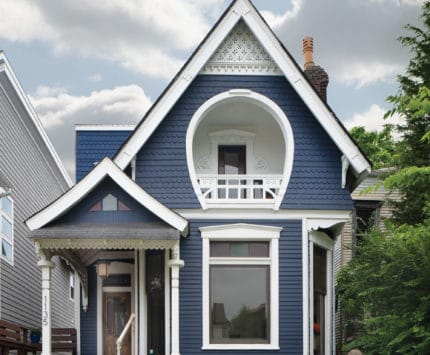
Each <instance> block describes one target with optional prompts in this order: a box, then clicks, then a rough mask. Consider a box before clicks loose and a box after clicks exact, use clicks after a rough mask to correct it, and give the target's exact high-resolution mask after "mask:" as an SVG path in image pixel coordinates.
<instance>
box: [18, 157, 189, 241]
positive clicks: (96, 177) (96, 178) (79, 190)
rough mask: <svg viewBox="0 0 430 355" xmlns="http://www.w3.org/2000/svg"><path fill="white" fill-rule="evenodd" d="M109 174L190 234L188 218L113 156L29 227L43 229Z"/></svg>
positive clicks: (28, 221) (36, 217)
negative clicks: (129, 173)
mask: <svg viewBox="0 0 430 355" xmlns="http://www.w3.org/2000/svg"><path fill="white" fill-rule="evenodd" d="M107 176H109V177H110V178H111V179H112V180H113V181H115V182H116V183H117V184H118V185H119V186H120V187H121V188H122V189H123V190H124V191H125V192H127V193H128V194H129V195H130V196H132V197H133V198H134V199H135V200H136V201H137V202H139V203H140V204H141V205H142V206H143V207H145V208H147V209H148V210H150V211H151V212H152V213H154V214H155V215H156V216H158V217H159V218H160V219H162V220H163V221H164V222H166V223H167V224H169V225H171V226H172V227H174V228H176V229H177V230H179V231H180V232H181V234H182V235H183V236H186V235H187V234H188V221H187V220H186V219H184V218H183V217H181V216H180V215H178V214H177V213H176V212H174V211H172V210H170V209H169V208H167V207H166V206H164V205H163V204H161V203H160V202H159V201H157V200H156V199H155V198H154V197H152V196H151V195H149V194H148V193H147V192H146V191H144V190H143V189H142V188H141V187H140V186H139V185H137V184H136V183H135V182H134V181H133V180H131V179H130V178H129V177H128V176H127V175H126V174H125V173H124V172H123V171H122V170H121V169H119V168H118V166H117V165H116V164H115V163H113V162H112V160H110V159H109V158H104V159H103V160H102V161H101V162H100V163H99V164H97V166H96V167H95V168H94V169H93V170H92V171H91V172H90V173H89V174H88V175H87V176H85V177H84V178H83V179H82V180H81V181H80V182H79V183H77V184H76V185H75V186H73V187H72V188H71V189H70V190H68V191H67V192H66V193H65V194H63V195H62V196H61V197H59V198H58V199H57V200H55V201H54V202H53V203H51V204H50V205H48V206H47V207H45V208H44V209H43V210H41V211H39V212H38V213H37V214H35V215H34V216H32V217H30V218H29V219H28V220H27V221H26V224H27V226H28V228H29V229H30V230H31V231H34V230H35V229H39V228H41V227H43V226H45V225H46V224H48V223H49V222H51V221H53V220H54V219H55V218H57V217H59V216H60V215H62V214H63V213H64V212H66V211H68V210H69V209H70V208H71V207H73V206H74V205H76V204H77V203H78V202H79V201H80V200H81V199H82V198H84V197H85V196H87V195H88V194H89V193H90V192H91V191H92V190H93V189H94V188H95V187H96V186H97V185H98V184H99V183H100V182H101V181H102V180H103V179H104V178H105V177H107Z"/></svg>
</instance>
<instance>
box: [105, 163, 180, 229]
mask: <svg viewBox="0 0 430 355" xmlns="http://www.w3.org/2000/svg"><path fill="white" fill-rule="evenodd" d="M109 163H110V164H111V169H109V171H108V175H109V176H110V177H111V178H112V180H114V181H115V182H116V183H117V184H118V185H119V186H120V187H122V188H123V189H124V191H126V192H127V193H128V194H129V195H130V196H132V197H133V198H134V199H135V200H136V201H137V202H139V203H140V204H141V205H142V206H144V207H145V208H147V209H148V210H149V211H151V212H152V213H154V214H155V215H157V216H158V217H159V218H161V219H162V220H163V221H164V222H166V223H168V224H170V225H171V226H172V227H174V228H176V229H177V230H179V231H181V233H186V230H187V227H188V221H187V220H186V219H184V218H183V217H181V216H180V215H178V214H177V213H176V212H173V211H172V210H170V209H169V208H167V207H166V206H164V205H163V204H162V203H160V202H159V201H157V200H156V199H155V198H154V197H152V196H151V195H149V194H148V193H147V192H146V191H144V190H143V189H142V188H141V187H140V186H139V185H138V184H136V183H135V182H134V181H133V180H131V179H130V178H129V177H128V176H127V175H125V174H124V172H123V171H122V170H121V169H120V168H119V167H117V166H116V165H115V164H114V163H112V161H110V160H109Z"/></svg>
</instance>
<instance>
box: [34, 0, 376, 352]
mask: <svg viewBox="0 0 430 355" xmlns="http://www.w3.org/2000/svg"><path fill="white" fill-rule="evenodd" d="M304 52H305V69H304V70H302V69H301V68H299V67H298V65H297V64H296V63H295V62H294V60H293V59H292V58H291V56H290V55H289V53H288V52H287V51H286V49H285V48H284V47H283V45H282V44H281V43H280V42H279V41H278V39H277V38H276V36H275V35H274V34H273V32H272V31H271V30H270V28H269V27H268V25H267V24H266V22H265V21H264V20H263V18H262V17H261V16H260V14H259V13H258V12H257V10H256V9H255V8H254V6H253V5H252V3H251V2H250V1H249V0H235V1H233V3H232V4H231V5H230V7H229V8H228V9H227V10H226V12H225V13H224V15H223V16H222V18H221V19H220V20H219V21H218V23H217V24H216V26H215V27H214V28H213V29H212V30H211V32H210V33H209V34H208V35H207V37H206V38H205V39H204V40H203V42H202V43H201V44H200V46H199V47H198V48H197V50H196V52H195V53H194V54H193V55H192V57H191V58H190V59H189V60H188V62H187V63H186V64H185V65H184V67H183V68H182V69H181V70H180V72H179V73H178V74H177V76H176V77H175V78H174V80H173V81H172V82H171V83H170V85H169V86H168V87H167V89H166V90H165V92H164V93H163V95H162V96H161V97H160V98H159V99H158V100H157V101H156V102H155V104H154V105H153V107H152V108H151V109H150V110H149V111H148V113H147V114H146V115H145V117H144V118H143V119H142V121H141V122H140V123H139V124H138V125H137V126H136V127H123V126H80V127H78V129H77V132H76V142H77V145H76V181H77V183H76V184H75V186H73V187H72V188H71V189H70V190H69V191H67V192H66V193H65V194H64V195H62V196H61V197H60V198H59V199H57V200H56V201H54V202H53V203H52V204H50V205H48V206H46V207H45V208H44V209H42V210H41V211H39V212H38V213H37V214H36V215H34V216H33V217H31V218H30V219H29V220H28V221H27V225H28V227H29V228H30V229H31V231H32V238H33V240H34V242H35V243H36V246H37V248H38V250H39V256H40V261H39V265H40V266H41V267H42V270H43V285H42V290H43V300H44V302H43V307H44V309H43V311H44V313H43V314H44V318H43V324H42V330H43V340H44V342H43V346H44V354H45V355H50V354H51V349H50V345H49V344H50V341H49V340H50V338H51V305H50V292H51V290H50V284H51V278H50V270H51V267H52V263H51V262H50V258H51V257H52V256H54V255H60V256H61V257H63V258H64V259H66V260H67V261H68V262H69V263H70V265H71V266H72V267H73V268H74V269H75V270H76V272H77V274H78V275H79V279H80V285H81V290H82V297H81V305H82V307H81V313H80V329H79V331H78V334H79V350H80V354H83V355H94V354H114V353H118V354H141V355H144V354H145V355H146V354H155V355H167V354H171V355H179V354H183V355H197V354H211V355H212V354H213V355H221V354H223V355H233V354H237V355H241V354H249V353H254V354H259V355H268V354H278V353H279V354H310V353H312V354H333V353H334V351H335V346H334V338H335V334H334V285H333V249H334V243H335V241H336V237H337V236H338V235H339V233H340V231H341V228H342V226H343V223H344V222H345V221H346V220H347V219H348V216H349V214H350V212H351V210H352V208H353V205H352V200H351V197H350V191H351V189H352V188H354V187H355V186H356V185H357V184H358V183H359V182H360V181H361V180H362V179H363V178H364V177H365V176H366V175H367V174H368V173H369V171H370V164H369V162H368V161H367V159H366V157H365V156H364V155H363V154H362V152H361V151H360V150H359V148H358V147H357V146H356V144H355V143H354V142H353V140H352V139H351V138H350V136H349V135H348V133H347V132H346V131H345V129H344V128H343V126H342V124H341V123H340V122H339V121H338V119H337V118H336V116H335V115H334V113H333V112H332V111H331V110H330V108H329V107H328V106H327V104H326V102H325V95H326V87H327V83H328V77H327V75H326V74H325V72H324V71H323V69H322V68H320V67H319V66H317V65H315V64H314V63H313V58H312V39H311V38H306V39H305V40H304ZM117 351H118V352H117Z"/></svg>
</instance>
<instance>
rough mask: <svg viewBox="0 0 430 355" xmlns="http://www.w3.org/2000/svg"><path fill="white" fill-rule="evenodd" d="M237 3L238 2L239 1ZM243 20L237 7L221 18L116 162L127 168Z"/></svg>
mask: <svg viewBox="0 0 430 355" xmlns="http://www.w3.org/2000/svg"><path fill="white" fill-rule="evenodd" d="M236 7H237V5H236ZM239 20H240V14H239V13H238V12H237V11H234V7H233V9H232V10H230V12H229V13H228V14H226V16H225V17H224V18H223V19H222V21H221V22H220V24H219V25H218V27H216V28H215V29H214V31H213V32H212V33H211V35H210V37H209V38H208V40H206V42H205V43H203V45H202V47H201V48H200V49H199V52H198V53H196V55H194V57H193V58H192V59H191V61H190V63H188V65H187V67H186V68H184V69H183V70H182V71H181V72H180V75H179V77H178V78H176V79H175V81H174V82H173V84H172V86H171V88H170V89H169V91H168V92H167V93H166V94H165V95H164V96H163V97H162V98H161V99H160V101H159V102H158V103H157V106H156V107H154V109H153V110H152V112H151V113H150V115H149V116H148V117H147V118H146V119H145V121H144V122H143V123H142V124H141V125H140V126H138V128H137V129H136V131H135V132H134V133H133V134H132V136H131V137H130V139H129V141H128V142H127V143H126V144H125V145H124V146H123V147H122V148H121V150H120V151H119V153H118V154H117V155H116V157H115V159H114V162H115V163H116V164H117V165H118V166H119V167H120V168H121V169H124V168H125V167H126V166H127V165H128V164H129V163H130V161H131V159H133V157H134V156H135V155H136V154H137V152H138V151H139V149H140V148H141V147H142V146H143V145H144V144H145V143H146V141H147V140H148V138H149V137H150V136H151V135H152V133H153V132H154V131H155V129H156V128H157V127H158V125H159V124H160V123H161V122H162V120H163V119H164V117H165V116H166V115H167V113H168V112H169V111H170V110H171V108H172V107H173V106H174V105H175V103H176V102H177V100H178V99H179V98H180V97H181V95H182V94H183V93H184V92H185V90H186V89H187V87H188V86H189V85H190V84H191V82H192V81H193V80H194V78H195V77H196V76H197V75H198V73H199V72H200V70H201V69H202V68H203V66H204V65H205V64H206V62H207V61H208V60H209V58H210V57H211V55H212V54H213V53H214V51H215V49H216V48H218V47H219V46H220V45H221V43H222V41H223V40H224V38H225V37H226V36H227V35H228V33H229V32H230V31H231V30H232V29H233V27H234V26H235V25H236V23H237V22H238V21H239Z"/></svg>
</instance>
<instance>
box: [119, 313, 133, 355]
mask: <svg viewBox="0 0 430 355" xmlns="http://www.w3.org/2000/svg"><path fill="white" fill-rule="evenodd" d="M135 320H136V315H135V314H134V313H132V314H131V316H130V318H129V319H128V322H127V324H126V325H125V327H124V329H123V330H122V332H121V335H120V336H119V337H118V339H117V340H116V354H117V355H121V348H122V343H123V341H124V338H125V336H126V335H127V333H128V331H129V330H130V329H131V355H134V354H135V344H134V332H135Z"/></svg>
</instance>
